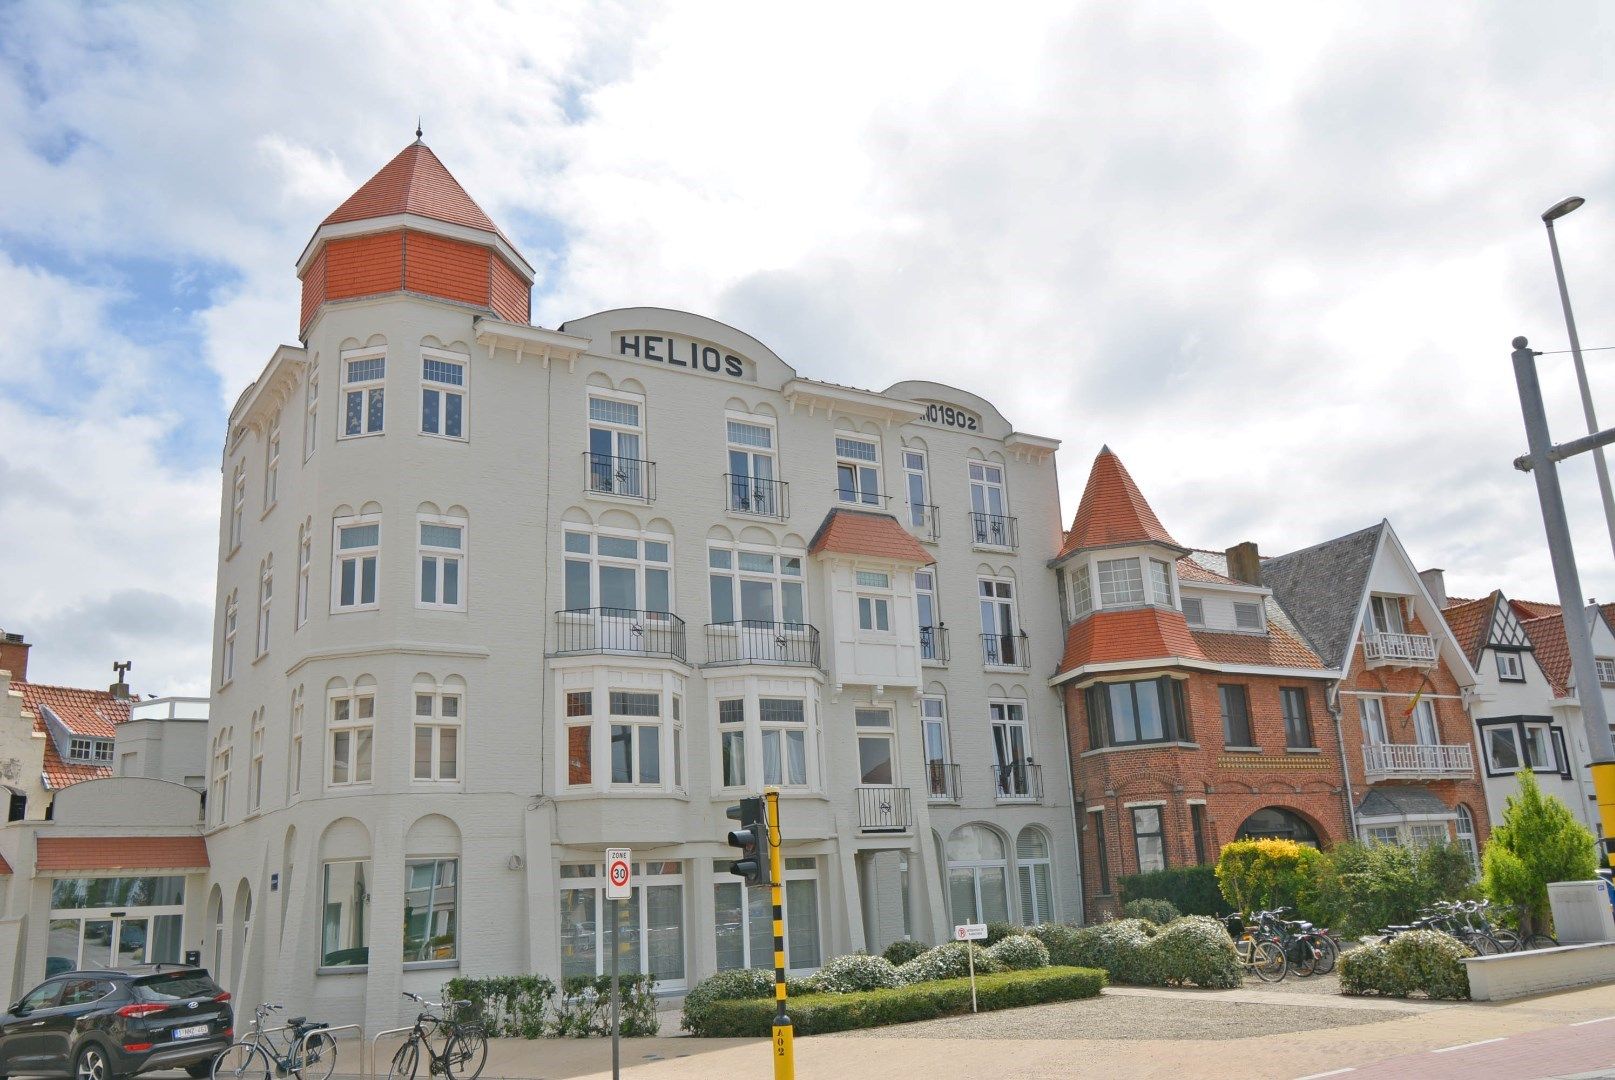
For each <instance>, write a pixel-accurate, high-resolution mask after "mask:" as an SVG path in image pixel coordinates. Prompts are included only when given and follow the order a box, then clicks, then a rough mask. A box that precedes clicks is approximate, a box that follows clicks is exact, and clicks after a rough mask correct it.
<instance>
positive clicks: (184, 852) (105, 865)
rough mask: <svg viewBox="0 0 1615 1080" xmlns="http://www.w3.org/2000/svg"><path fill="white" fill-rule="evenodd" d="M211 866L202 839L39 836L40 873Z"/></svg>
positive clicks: (36, 851) (36, 845) (36, 856)
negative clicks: (42, 871) (41, 871)
mask: <svg viewBox="0 0 1615 1080" xmlns="http://www.w3.org/2000/svg"><path fill="white" fill-rule="evenodd" d="M207 865H208V861H207V841H205V840H203V839H202V838H201V837H200V836H37V834H36V839H35V841H34V868H35V869H36V870H45V871H54V870H192V869H197V868H200V867H205V866H207Z"/></svg>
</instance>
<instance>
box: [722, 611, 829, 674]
mask: <svg viewBox="0 0 1615 1080" xmlns="http://www.w3.org/2000/svg"><path fill="white" fill-rule="evenodd" d="M707 663H708V664H714V665H717V664H802V665H805V666H807V667H818V666H819V631H818V628H817V627H815V626H811V625H809V624H808V623H792V622H765V621H763V620H761V619H737V620H736V621H734V622H721V623H707Z"/></svg>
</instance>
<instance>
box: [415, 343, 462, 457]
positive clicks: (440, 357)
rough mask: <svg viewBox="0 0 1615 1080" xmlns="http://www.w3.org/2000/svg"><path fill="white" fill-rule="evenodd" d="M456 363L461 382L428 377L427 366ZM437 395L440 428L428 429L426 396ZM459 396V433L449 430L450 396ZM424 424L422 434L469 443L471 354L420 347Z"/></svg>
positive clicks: (422, 415) (422, 421) (421, 429)
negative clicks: (451, 432)
mask: <svg viewBox="0 0 1615 1080" xmlns="http://www.w3.org/2000/svg"><path fill="white" fill-rule="evenodd" d="M433 362H436V363H439V364H456V365H458V366H459V368H460V382H459V383H458V384H455V383H448V382H440V381H438V380H436V379H432V378H428V377H427V374H426V367H427V365H428V364H430V363H433ZM427 394H436V395H438V405H437V426H438V428H439V429H441V430H438V431H432V430H429V429H428V428H427V426H426V395H427ZM451 397H452V398H459V399H460V434H458V435H450V434H448V433H447V428H448V426H449V399H450V398H451ZM420 418H421V424H420V433H421V434H422V435H425V436H427V437H429V438H433V439H447V440H448V441H450V442H467V441H469V440H470V438H471V357H470V356H468V355H466V354H465V353H457V352H448V351H446V350H443V349H429V348H425V347H424V346H423V347H422V348H421V413H420Z"/></svg>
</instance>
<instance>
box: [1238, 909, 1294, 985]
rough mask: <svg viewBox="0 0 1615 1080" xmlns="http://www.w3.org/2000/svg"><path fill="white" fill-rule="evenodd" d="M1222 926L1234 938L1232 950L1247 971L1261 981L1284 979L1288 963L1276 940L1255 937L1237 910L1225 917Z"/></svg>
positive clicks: (1279, 980) (1288, 968)
mask: <svg viewBox="0 0 1615 1080" xmlns="http://www.w3.org/2000/svg"><path fill="white" fill-rule="evenodd" d="M1223 926H1224V928H1225V929H1227V931H1228V936H1229V937H1231V938H1233V939H1234V951H1235V952H1236V953H1238V954H1239V962H1240V963H1242V964H1244V965H1245V969H1246V970H1247V971H1250V972H1253V973H1254V974H1255V975H1256V977H1257V978H1258V979H1261V980H1262V981H1263V982H1282V981H1283V980H1284V976H1285V974H1286V973H1287V972H1288V971H1289V970H1290V964H1289V961H1288V960H1286V959H1285V956H1284V950H1283V949H1282V948H1280V947H1279V944H1278V942H1276V941H1274V940H1273V939H1272V938H1271V937H1267V936H1263V937H1257V936H1256V935H1255V933H1254V932H1253V931H1252V929H1251V928H1250V927H1249V926H1247V925H1246V923H1245V918H1244V916H1243V915H1240V914H1238V913H1237V912H1236V913H1235V914H1232V915H1229V916H1228V917H1227V918H1225V919H1224V920H1223Z"/></svg>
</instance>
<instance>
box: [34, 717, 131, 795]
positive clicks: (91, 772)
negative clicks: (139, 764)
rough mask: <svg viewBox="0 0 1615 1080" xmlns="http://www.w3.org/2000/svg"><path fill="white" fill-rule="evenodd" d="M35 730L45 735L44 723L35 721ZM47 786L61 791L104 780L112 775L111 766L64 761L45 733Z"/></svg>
mask: <svg viewBox="0 0 1615 1080" xmlns="http://www.w3.org/2000/svg"><path fill="white" fill-rule="evenodd" d="M34 730H35V731H38V732H41V733H45V727H44V721H43V720H35V721H34ZM44 771H45V776H44V780H45V786H46V787H47V788H49V789H50V790H51V791H60V790H62V789H63V788H64V787H72V786H73V785H74V784H77V783H80V782H82V781H85V780H104V779H106V778H107V777H109V776H111V775H112V766H111V765H85V764H82V763H80V762H77V761H71V762H69V761H63V760H62V755H60V754H58V753H57V752H56V742H55V740H53V739H52V738H51V737H50V735H49V734H48V733H45V770H44Z"/></svg>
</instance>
